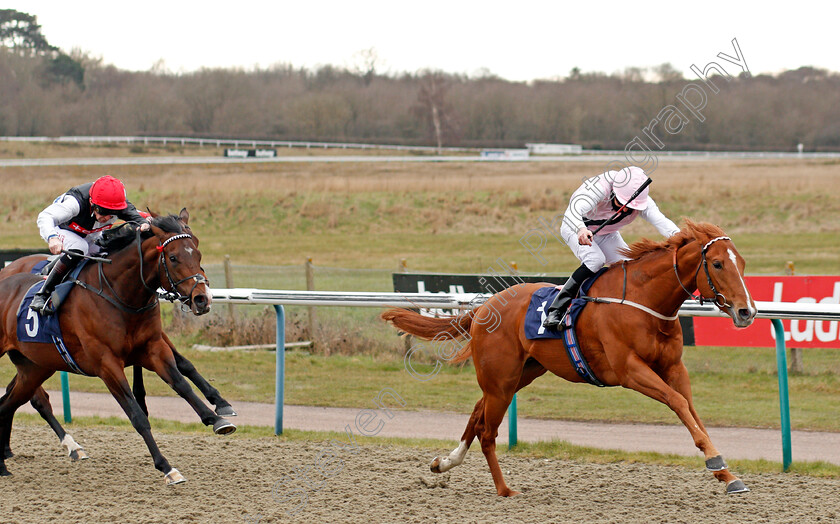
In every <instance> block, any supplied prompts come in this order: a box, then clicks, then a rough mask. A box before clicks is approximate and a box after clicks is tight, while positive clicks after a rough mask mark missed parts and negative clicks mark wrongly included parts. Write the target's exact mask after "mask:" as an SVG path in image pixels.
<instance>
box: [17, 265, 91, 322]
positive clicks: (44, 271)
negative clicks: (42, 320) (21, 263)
mask: <svg viewBox="0 0 840 524" xmlns="http://www.w3.org/2000/svg"><path fill="white" fill-rule="evenodd" d="M59 258H61V255H50V256H49V257H47V259H46V260H42V261H40V262H38V263H36V264H35V265H34V266H32V270H31V273H32V274H33V275H40V276H44V277H45V276H47V275H49V274H50V271H52V268H53V266H54V265H55V263H56V262H57V261H58V259H59ZM86 263H87V260H84V259H83V260H81V261H79V264H78V265H77V266H76V267H75V268H73V270H72V271H70V272H68V273H67V274H66V275H64V278H63V279H62V280H61V283H59V284H58V285H57V286H55V290H53V293H52V295H50V303H51V304H52V308H53V309H54V310H55V312H56V313H57V312H58V308H59V307H60V306H61V303H62V302H64V300H65V299H66V298H67V295H69V294H70V290H71V289H73V286H74V285H75V284H76V279H77V278H78V277H79V273H80V272H81V271H82V268H84V267H85V264H86ZM43 285H44V283H43V282H38V283H36V284H35V286H33V287H35V288H37V289H35V292H37V291H38V290H40V289H41V287H42V286H43ZM33 294H34V293H33ZM29 302H30V303H31V302H32V300H31V298H30V300H29ZM27 307H29V305H28V304H27Z"/></svg>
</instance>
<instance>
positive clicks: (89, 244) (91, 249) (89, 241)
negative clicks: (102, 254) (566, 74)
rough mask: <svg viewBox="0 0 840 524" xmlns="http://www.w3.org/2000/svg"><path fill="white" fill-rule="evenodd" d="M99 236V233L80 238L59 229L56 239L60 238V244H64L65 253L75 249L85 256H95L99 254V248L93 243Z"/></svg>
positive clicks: (70, 232)
mask: <svg viewBox="0 0 840 524" xmlns="http://www.w3.org/2000/svg"><path fill="white" fill-rule="evenodd" d="M99 235H101V233H94V234H92V235H88V236H86V237H82V236H79V235H77V234H76V233H74V232H72V231H68V230H66V229H60V230H59V233H58V238H60V239H61V242H62V244H64V249H65V251H70V250H71V249H75V250H78V251H81V252H82V253H83V254H85V255H95V254H97V253H99V246H97V245H96V244H94V243H93V242H94V240H96V239H97V238H98V237H99Z"/></svg>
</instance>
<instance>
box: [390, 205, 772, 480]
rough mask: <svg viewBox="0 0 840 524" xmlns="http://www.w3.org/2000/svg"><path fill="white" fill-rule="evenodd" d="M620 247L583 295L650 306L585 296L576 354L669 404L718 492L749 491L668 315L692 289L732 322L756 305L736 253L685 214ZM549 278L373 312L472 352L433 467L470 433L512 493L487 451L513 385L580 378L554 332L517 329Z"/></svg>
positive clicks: (447, 460) (463, 353)
mask: <svg viewBox="0 0 840 524" xmlns="http://www.w3.org/2000/svg"><path fill="white" fill-rule="evenodd" d="M625 254H626V256H627V257H628V258H629V259H630V260H627V261H626V262H624V263H623V264H622V263H619V264H614V265H613V266H612V267H610V268H609V269H608V270H607V271H606V272H605V273H604V274H603V275H602V276H601V277H600V278H599V279H598V280H597V281H596V282H595V284H594V285H593V286H592V288H591V289H590V292H589V295H590V296H593V297H609V298H618V299H621V298H622V297H624V298H625V299H626V301H627V302H633V303H635V304H636V305H637V306H639V305H640V306H642V307H646V308H648V309H649V310H651V311H652V313H651V312H648V311H644V310H642V309H640V308H638V307H634V306H631V305H629V304H628V303H627V302H625V303H624V304H615V303H590V304H588V305H587V306H586V307H585V308H584V310H583V312H582V314H581V316H580V318H579V319H578V322H577V334H578V340H579V343H580V349H581V352H582V353H583V356H584V357H585V359H586V360H587V361H588V363H589V367H590V368H591V370H592V371H593V372H594V374H595V376H596V377H597V378H598V379H599V380H600V381H601V382H602V383H603V384H605V385H608V386H619V385H620V386H624V387H625V388H629V389H633V390H635V391H638V392H640V393H642V394H644V395H646V396H648V397H650V398H653V399H655V400H658V401H659V402H662V403H663V404H665V405H667V406H668V407H669V408H671V409H672V410H673V411H674V413H676V414H677V416H678V417H679V418H680V420H681V421H682V423H683V424H684V425H685V427H686V428H687V429H688V432H689V433H690V434H691V438H692V439H693V440H694V444H695V445H696V446H697V447H698V448H699V449H700V451H702V452H703V454H704V456H705V459H706V467H707V468H708V469H709V470H711V471H713V472H714V476H715V477H716V478H717V479H718V480H720V481H722V482H725V483H726V492H727V493H739V492H743V491H749V490H748V489H747V487H746V486H745V485H744V483H743V482H742V481H741V480H740V479H738V478H737V477H735V475H733V474H732V473H731V472H730V471H729V469H728V467H727V466H726V463H725V462H724V460H723V458H722V457H721V455H720V453H718V450H717V449H716V448H715V446H714V445H713V444H712V441H711V439H710V438H709V434H708V433H707V431H706V428H705V427H704V426H703V423H702V422H701V421H700V417H699V416H698V415H697V412H696V411H695V409H694V404H693V402H692V398H691V385H690V382H689V377H688V371H687V370H686V367H685V365H684V364H683V362H682V329H681V328H680V323H679V321H678V320H677V317H676V315H677V312H678V310H679V308H680V306H681V305H682V303H683V302H684V301H685V300H686V298H688V296H689V295H690V294H691V293H693V292H694V291H695V290H698V291H699V292H700V295H701V296H703V297H705V298H707V299H708V300H710V301H712V302H714V303H715V305H717V307H718V308H720V309H721V310H722V311H724V312H725V313H726V314H728V315H729V316H730V317H732V320H733V322H734V324H735V325H736V326H738V327H746V326H749V325H750V324H751V323H752V321H753V318H754V317H755V314H756V309H755V303H754V302H753V300H752V298H751V296H750V293H749V291H748V290H747V287H746V284H745V283H744V278H743V275H744V265H745V264H744V259H743V258H742V257H741V256H740V255H739V254H738V251H737V250H736V249H735V246H734V244H733V243H732V241H731V240H730V239H729V238H728V237H726V236H725V235H724V233H723V231H721V229H720V228H718V227H717V226H714V225H711V224H705V223H699V224H695V223H693V222H691V221H688V220H686V225H685V227H684V228H683V229H682V231H680V232H679V233H677V234H676V235H674V236H672V237H671V238H670V239H668V240H666V241H664V242H661V243H657V242H653V241H650V240H643V241H641V242H638V243H636V244H633V245H632V246H630V247H629V248H628V249H627V250H626V253H625ZM625 281H626V284H625ZM549 285H551V284H521V285H518V286H514V287H512V288H509V289H507V290H505V291H502V292H500V293H497V294H495V295H493V296H492V297H491V298H490V299H489V300H488V301H487V302H486V303H484V304H483V305H482V306H480V307H479V308H477V309H476V310H475V311H473V312H472V313H470V314H465V315H461V316H458V317H450V318H429V317H424V316H421V315H420V314H418V313H415V312H413V311H409V310H406V309H391V310H388V311H386V312H384V313H383V314H382V318H383V319H384V320H386V321H389V322H391V323H392V324H393V325H394V326H396V327H397V328H399V329H401V330H403V331H405V332H407V333H410V334H412V335H416V336H418V337H421V338H425V339H428V340H432V339H436V340H438V341H442V340H448V341H450V342H448V343H455V341H457V340H458V339H459V338H460V337H461V336H462V334H464V333H467V332H468V333H469V339H468V342H467V343H466V344H465V345H463V346H462V347H461V348H460V350H458V351H457V354H456V355H455V356H454V358H453V359H452V361H453V362H462V361H465V360H466V359H467V358H469V357H472V359H473V364H474V365H475V373H476V378H477V379H478V384H479V386H481V390H482V392H483V396H482V398H481V399H480V400H479V401H478V402H477V403H476V405H475V408H474V409H473V412H472V415H471V416H470V419H469V422H468V423H467V428H466V430H465V431H464V434H463V436H462V438H461V443H460V445H459V446H458V448H456V449H455V450H454V451H452V452H451V453H450V454H449V455H448V456H445V457H437V458H435V459H434V460H433V461H432V464H431V469H432V471H433V472H436V473H441V472H444V471H447V470H449V469H451V468H453V467H455V466H457V465H459V464H461V462H463V460H464V457H465V456H466V454H467V450H468V449H469V447H470V444H472V441H473V439H474V438H476V437H478V439H479V441H480V442H481V450H482V451H483V452H484V456H485V457H486V459H487V464H488V465H489V466H490V472H491V473H492V475H493V482H494V483H495V485H496V491H497V493H498V494H499V495H501V496H510V495H516V494H518V492H516V491H513V490H511V489H510V488H509V487H508V486H507V484H506V483H505V480H504V478H503V476H502V470H501V469H500V468H499V462H498V460H497V458H496V436H497V434H498V427H499V424H500V423H501V422H502V418H503V417H504V415H505V411H506V410H507V407H508V405H509V404H510V402H511V399H512V398H513V394H514V393H515V392H516V391H518V390H519V389H522V388H523V387H525V386H527V385H528V384H530V383H531V382H532V381H533V380H534V379H536V378H537V377H539V376H540V375H542V374H543V373H545V372H546V371H551V372H552V373H554V374H555V375H558V376H560V377H562V378H564V379H566V380H569V381H571V382H583V381H584V379H583V378H581V376H580V375H578V373H577V372H576V371H575V369H574V367H573V365H572V364H571V363H570V361H569V358H568V357H567V355H566V351H565V349H564V346H563V341H562V340H561V339H539V340H528V339H526V338H525V333H524V328H523V325H524V319H525V313H526V310H527V309H528V305H529V302H530V300H531V295H532V294H533V293H534V292H535V291H536V290H537V289H539V288H541V287H544V286H549ZM467 330H468V331H467ZM453 353H454V351H453Z"/></svg>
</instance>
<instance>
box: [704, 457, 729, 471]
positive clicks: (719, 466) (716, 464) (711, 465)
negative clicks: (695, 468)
mask: <svg viewBox="0 0 840 524" xmlns="http://www.w3.org/2000/svg"><path fill="white" fill-rule="evenodd" d="M706 469H708V470H709V471H723V470H724V469H729V466H727V465H726V462H725V461H724V460H723V457H722V456H720V455H716V456H714V457H712V458H710V459H706Z"/></svg>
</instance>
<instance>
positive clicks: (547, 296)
mask: <svg viewBox="0 0 840 524" xmlns="http://www.w3.org/2000/svg"><path fill="white" fill-rule="evenodd" d="M607 269H608V268H602V269H601V270H600V271H598V272H597V273H595V275H594V276H592V277H591V278H589V279H587V280H586V281H585V282H584V283H583V284H582V285H581V287H580V291H578V296H577V298H575V299H574V300H572V304H571V306H569V311H568V313H567V314H566V316H565V317H564V318H563V324H564V325H565V326H566V329H563V330H560V331H552V330H548V329H545V328H544V327H543V325H542V323H543V321H545V317H546V313H545V311H546V310H547V309H548V304H551V302H552V301H553V300H554V297H555V296H557V294H558V293H559V292H560V290H559V289H557V288H556V287H555V286H546V287H543V288H540V289H538V290H536V291H535V292H534V294H533V295H531V303H530V304H529V306H528V311H527V312H526V313H525V338H527V339H529V340H534V339H541V338H555V339H556V338H562V339H563V345H564V346H565V348H566V354H567V356H568V357H569V361H570V362H571V363H572V365H573V366H574V368H575V371H577V373H578V375H580V376H581V378H583V379H584V380H586V381H587V382H589V383H590V384H592V385H595V386H598V387H605V385H604V384H603V383H602V382H601V381H600V380H598V377H596V376H595V373H593V372H592V370H591V369H590V368H589V364H587V362H586V359H585V358H583V353H582V352H581V348H580V344H579V342H578V338H577V334H576V333H575V323H576V322H577V319H578V317H580V314H581V312H583V308H584V307H585V306H586V304H587V303H588V302H589V300H587V298H588V296H587V293H588V292H589V288H591V287H592V285H593V284H594V283H595V280H597V279H598V277H600V276H601V275H602V274H603V273H604V271H606V270H607Z"/></svg>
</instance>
